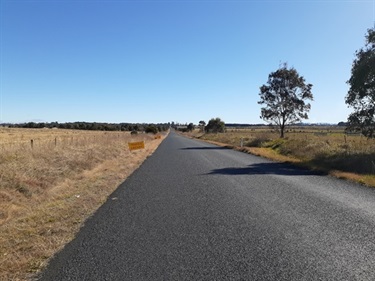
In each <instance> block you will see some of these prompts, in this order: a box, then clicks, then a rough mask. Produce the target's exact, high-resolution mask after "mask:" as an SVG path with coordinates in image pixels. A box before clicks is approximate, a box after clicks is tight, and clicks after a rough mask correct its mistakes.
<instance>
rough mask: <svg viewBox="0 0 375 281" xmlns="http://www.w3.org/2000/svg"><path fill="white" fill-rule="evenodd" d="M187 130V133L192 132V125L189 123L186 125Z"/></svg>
mask: <svg viewBox="0 0 375 281" xmlns="http://www.w3.org/2000/svg"><path fill="white" fill-rule="evenodd" d="M187 130H188V131H190V132H191V131H193V130H194V124H193V123H189V125H187Z"/></svg>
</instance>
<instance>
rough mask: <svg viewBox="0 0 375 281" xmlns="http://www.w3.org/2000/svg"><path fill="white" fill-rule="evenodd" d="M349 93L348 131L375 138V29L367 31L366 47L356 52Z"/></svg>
mask: <svg viewBox="0 0 375 281" xmlns="http://www.w3.org/2000/svg"><path fill="white" fill-rule="evenodd" d="M348 84H349V85H350V89H349V92H348V94H347V96H346V100H345V102H346V103H347V104H348V105H349V106H350V107H352V108H353V109H354V112H353V113H351V114H350V115H349V117H348V123H349V126H348V129H349V130H357V131H361V132H362V134H364V135H365V136H367V137H369V138H373V137H375V28H374V29H369V30H368V34H367V35H366V45H365V47H364V48H362V49H360V50H359V51H357V52H356V58H355V59H354V61H353V65H352V74H351V77H350V79H349V81H348Z"/></svg>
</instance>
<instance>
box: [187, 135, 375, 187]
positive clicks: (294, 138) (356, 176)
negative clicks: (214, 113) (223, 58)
mask: <svg viewBox="0 0 375 281" xmlns="http://www.w3.org/2000/svg"><path fill="white" fill-rule="evenodd" d="M310 130H311V131H310V132H300V133H290V134H288V136H287V138H285V139H280V138H278V135H277V134H276V133H275V132H272V131H267V130H265V129H262V130H258V131H257V130H254V129H252V130H235V131H230V132H226V133H221V134H204V135H202V134H196V135H194V134H191V135H190V136H192V137H196V138H198V139H201V140H203V141H206V142H210V143H213V144H217V145H220V146H225V147H230V148H233V149H236V150H239V151H243V152H246V153H251V154H254V155H257V156H261V157H265V158H268V159H271V160H274V161H278V162H285V163H290V164H294V165H297V166H300V167H304V168H308V169H311V170H315V171H320V172H324V173H326V174H330V175H332V176H335V177H337V178H341V179H346V180H350V181H354V182H358V183H361V184H364V185H367V186H371V187H375V140H371V139H365V138H363V137H360V136H346V135H344V132H343V131H337V130H336V131H334V132H328V133H326V132H325V133H321V132H319V133H317V132H316V131H314V130H313V129H310ZM241 141H242V143H243V146H242V147H241V146H240V143H241Z"/></svg>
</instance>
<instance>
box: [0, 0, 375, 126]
mask: <svg viewBox="0 0 375 281" xmlns="http://www.w3.org/2000/svg"><path fill="white" fill-rule="evenodd" d="M0 2H1V6H0V8H1V14H0V16H1V19H0V21H1V37H0V40H1V63H0V65H1V77H0V83H1V85H0V91H1V92H0V96H1V99H0V102H1V104H0V110H1V112H0V122H13V123H18V122H28V121H37V122H41V121H43V122H53V121H58V122H74V121H95V122H114V123H119V122H154V123H158V122H171V121H175V122H180V123H185V122H187V123H190V122H193V123H198V122H199V121H200V120H205V121H206V122H207V121H208V120H209V119H210V118H212V117H220V118H222V119H223V120H224V121H225V122H227V123H232V122H234V123H262V120H261V119H260V118H259V115H260V105H258V104H257V101H258V100H259V87H260V86H261V85H262V84H265V83H266V82H267V78H268V75H269V73H270V72H272V71H275V70H276V69H277V68H278V67H279V65H280V63H282V62H287V63H288V65H289V66H293V67H295V68H296V69H297V71H298V72H299V73H300V74H301V75H303V76H304V77H305V79H306V81H307V82H308V83H312V84H313V95H314V98H315V100H314V101H313V102H312V110H311V112H310V114H309V115H310V119H309V120H308V122H330V123H337V122H339V121H346V119H347V116H348V114H349V113H350V111H351V110H350V109H348V108H347V106H346V105H345V102H344V100H345V96H346V94H347V91H348V85H347V84H346V81H347V80H348V79H349V78H350V70H351V64H352V62H353V59H354V57H355V55H354V54H355V51H356V50H358V49H359V48H361V47H363V46H364V43H365V34H366V32H367V29H368V28H372V27H373V26H374V21H375V0H367V1H356V0H352V1H344V0H337V1H330V0H323V1H313V0H310V1H304V0H295V1H252V0H243V1H218V0H217V1H215V0H212V1H209V0H208V1H199V0H197V1H194V0H191V1H183V0H180V1H179V0H173V1H172V0H171V1H157V0H155V1H139V0H135V1H121V0H117V1H104V0H103V1H90V0H86V1H73V0H72V1H69V0H59V1H55V0H45V1H43V0H37V1H27V0H24V1H21V0H0Z"/></svg>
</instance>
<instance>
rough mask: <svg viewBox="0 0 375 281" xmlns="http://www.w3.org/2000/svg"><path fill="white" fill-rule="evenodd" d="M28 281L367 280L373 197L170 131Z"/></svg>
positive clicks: (373, 248) (374, 236) (373, 270)
mask: <svg viewBox="0 0 375 281" xmlns="http://www.w3.org/2000/svg"><path fill="white" fill-rule="evenodd" d="M39 280H53V281H57V280H64V281H67V280H80V281H81V280H330V281H331V280H375V189H372V188H368V187H364V186H361V185H359V184H354V183H350V182H347V181H344V180H339V179H335V178H333V177H330V176H325V175H319V174H316V173H313V172H310V171H306V170H303V169H299V168H296V167H293V166H289V165H285V164H281V163H275V162H272V161H269V160H266V159H263V158H259V157H256V156H253V155H248V154H245V153H241V152H238V151H234V150H231V149H226V148H223V147H218V146H214V145H211V144H207V143H204V142H201V141H198V140H192V139H188V138H185V137H183V136H180V135H178V134H176V133H174V132H173V131H172V132H171V133H170V134H169V136H168V137H167V138H166V139H165V140H164V141H163V142H162V144H161V145H160V146H159V148H158V149H157V150H156V151H155V152H154V154H153V155H152V156H150V157H149V158H148V159H147V160H146V161H145V162H144V163H143V164H142V165H141V167H140V168H139V169H138V170H136V171H135V172H134V173H133V174H132V175H131V176H130V177H129V178H128V179H127V180H126V181H125V182H124V183H123V184H121V185H120V186H119V187H118V189H117V190H116V191H115V192H114V193H113V194H112V195H111V196H110V197H109V198H108V200H107V202H106V203H105V204H104V205H103V206H102V207H101V208H100V209H99V210H97V211H96V213H95V214H94V215H93V216H92V217H90V218H89V219H88V220H87V221H86V222H85V224H84V226H83V227H82V228H81V230H80V232H79V233H78V235H77V236H76V238H75V239H74V240H73V241H72V242H70V243H69V244H68V245H66V246H65V248H64V249H63V250H62V251H60V252H59V253H57V254H56V255H55V257H54V258H53V259H52V260H51V262H50V264H49V265H48V267H47V268H46V270H44V272H42V274H41V275H40V276H39Z"/></svg>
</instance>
